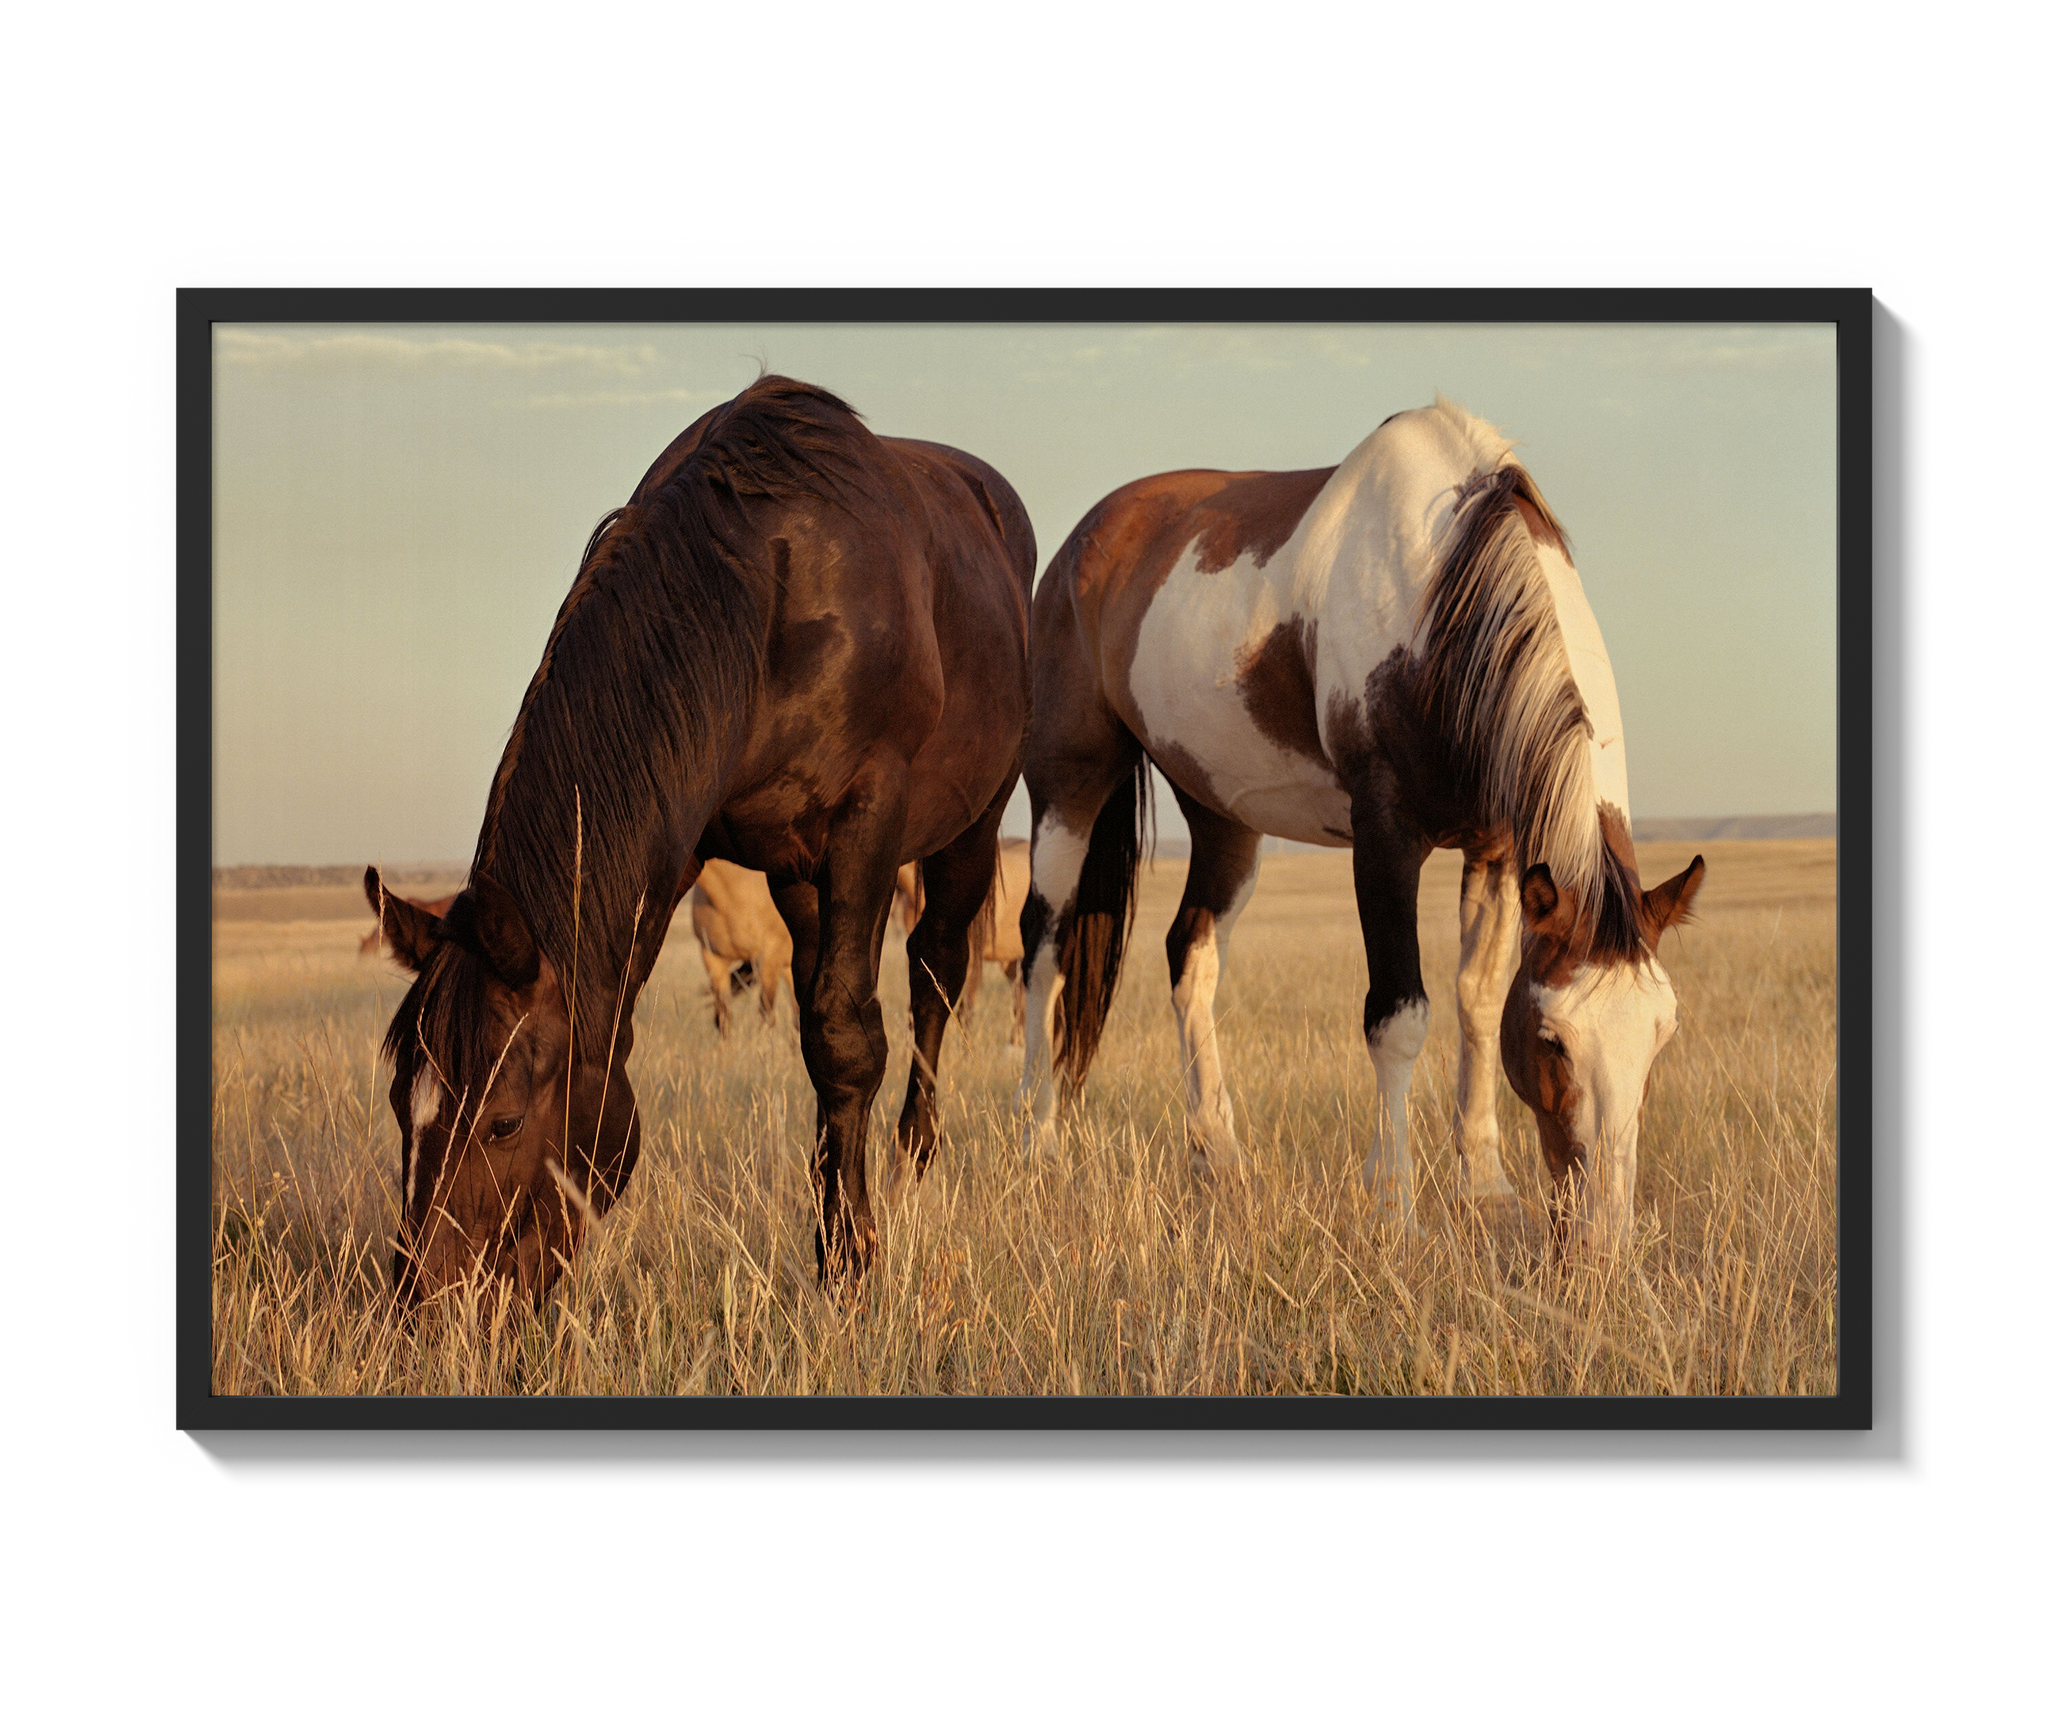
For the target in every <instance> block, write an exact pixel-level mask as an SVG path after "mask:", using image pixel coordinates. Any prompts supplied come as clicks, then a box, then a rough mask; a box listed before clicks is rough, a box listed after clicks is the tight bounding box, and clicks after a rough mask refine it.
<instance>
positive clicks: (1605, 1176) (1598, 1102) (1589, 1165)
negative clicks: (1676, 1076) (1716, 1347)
mask: <svg viewBox="0 0 2048 1718" xmlns="http://www.w3.org/2000/svg"><path fill="white" fill-rule="evenodd" d="M1535 1002H1536V1009H1537V1014H1538V1030H1539V1031H1540V1032H1541V1033H1543V1034H1544V1035H1545V1036H1548V1037H1552V1038H1555V1039H1556V1040H1557V1042H1558V1044H1559V1045H1560V1046H1561V1047H1562V1048H1563V1050H1564V1052H1565V1054H1566V1055H1567V1056H1569V1057H1570V1058H1571V1070H1572V1080H1573V1083H1574V1085H1575V1086H1576V1087H1577V1088H1578V1105H1577V1108H1576V1110H1575V1111H1574V1113H1573V1117H1572V1122H1573V1132H1574V1134H1575V1135H1576V1137H1577V1139H1578V1143H1579V1144H1580V1146H1581V1147H1583V1148H1584V1150H1585V1154H1586V1176H1587V1181H1588V1187H1587V1192H1586V1197H1587V1199H1588V1201H1589V1209H1588V1211H1587V1213H1586V1216H1587V1218H1588V1220H1589V1225H1590V1229H1591V1237H1592V1239H1594V1240H1595V1242H1596V1243H1605V1244H1609V1245H1612V1244H1616V1243H1618V1242H1619V1240H1620V1239H1621V1237H1622V1236H1623V1235H1624V1234H1626V1233H1627V1231H1628V1227H1629V1224H1630V1221H1631V1219H1632V1217H1633V1214H1634V1209H1635V1180H1636V1130H1637V1124H1638V1122H1639V1121H1640V1119H1641V1116H1642V1108H1643V1088H1644V1086H1645V1085H1646V1084H1647V1083H1648V1081H1649V1077H1650V1064H1651V1063H1652V1062H1653V1061H1655V1060H1656V1057H1657V1052H1658V1051H1659V1050H1661V1049H1663V1048H1664V1046H1665V1045H1666V1044H1668V1043H1669V1042H1670V1041H1671V1037H1672V1034H1673V1033H1675V1032H1676V1031H1677V1030H1678V997H1677V994H1676V993H1675V992H1674V991H1673V990H1672V988H1671V979H1670V977H1669V976H1668V975H1667V974H1666V973H1665V971H1664V968H1663V966H1662V964H1661V963H1660V962H1659V961H1658V960H1657V959H1656V958H1655V957H1654V956H1652V957H1651V958H1650V959H1648V960H1646V961H1644V962H1643V963H1642V964H1641V965H1639V966H1638V965H1624V966H1618V967H1595V966H1587V967H1584V968H1582V969H1581V970H1580V971H1579V972H1578V973H1577V974H1576V975H1575V976H1574V977H1573V978H1572V980H1571V982H1570V983H1568V984H1564V985H1559V986H1556V987H1551V986H1539V987H1538V988H1537V990H1536V992H1535Z"/></svg>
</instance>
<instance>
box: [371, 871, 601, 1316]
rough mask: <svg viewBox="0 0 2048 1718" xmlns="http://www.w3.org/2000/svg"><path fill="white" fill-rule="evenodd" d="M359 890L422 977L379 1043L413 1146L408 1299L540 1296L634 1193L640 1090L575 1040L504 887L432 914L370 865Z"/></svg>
mask: <svg viewBox="0 0 2048 1718" xmlns="http://www.w3.org/2000/svg"><path fill="white" fill-rule="evenodd" d="M363 888H364V891H365V893H367V894H368V896H369V897H370V904H371V906H372V907H374V908H376V909H377V911H378V915H379V918H380V920H381V922H382V925H383V930H384V938H385V942H386V943H387V945H388V946H389V948H390V950H391V953H392V954H393V956H394V957H395V958H396V959H397V960H398V961H399V962H400V963H401V964H402V965H404V966H405V967H407V968H408V969H410V970H411V971H412V972H413V973H414V974H416V975H417V976H416V977H415V978H414V980H413V985H412V988H411V989H410V990H409V991H408V992H407V993H406V997H405V1000H404V1001H403V1002H402V1003H400V1004H399V1008H398V1013H397V1014H396V1016H394V1018H393V1020H392V1023H391V1030H390V1032H389V1034H388V1035H387V1036H386V1038H385V1050H386V1053H387V1054H388V1055H389V1056H390V1058H391V1062H392V1080H391V1109H392V1113H393V1114H395V1115H396V1116H397V1118H398V1128H399V1134H400V1136H401V1139H402V1142H403V1143H402V1155H401V1160H400V1163H401V1182H400V1184H401V1188H402V1197H403V1206H402V1209H401V1211H400V1217H399V1238H398V1249H397V1254H396V1257H395V1258H394V1260H393V1264H392V1284H393V1287H394V1288H395V1290H396V1291H397V1294H398V1297H399V1299H400V1300H401V1301H404V1302H407V1303H411V1302H414V1301H417V1300H419V1299H422V1298H424V1297H426V1296H430V1295H433V1294H436V1293H438V1292H440V1291H441V1290H442V1289H445V1288H448V1287H449V1286H451V1285H452V1284H455V1283H458V1282H461V1281H462V1280H464V1279H465V1278H467V1277H471V1276H474V1275H482V1276H494V1277H498V1278H502V1279H504V1280H505V1281H508V1282H510V1283H512V1284H514V1285H515V1286H516V1287H517V1288H518V1289H519V1290H521V1291H522V1292H523V1293H525V1294H528V1295H530V1296H532V1297H534V1298H535V1299H538V1298H539V1297H540V1296H542V1295H543V1294H545V1293H546V1292H547V1290H548V1288H549V1287H550V1286H551V1285H552V1284H553V1282H554V1280H555V1278H556V1277H557V1276H558V1275H560V1273H561V1271H562V1269H563V1267H564V1266H565V1265H566V1264H567V1263H568V1261H569V1260H570V1259H571V1258H572V1257H574V1255H575V1250H576V1247H577V1244H578V1243H579V1242H580V1241H581V1239H582V1235H583V1229H584V1226H585V1224H586V1223H587V1222H588V1220H589V1219H590V1218H591V1217H594V1216H602V1215H603V1214H604V1212H605V1210H606V1209H607V1208H608V1207H609V1206H610V1205H611V1203H612V1201H613V1200H614V1199H616V1198H617V1197H618V1195H619V1194H620V1193H621V1192H622V1191H624V1188H625V1184H626V1179H627V1177H628V1176H630V1175H631V1173H632V1169H633V1163H634V1161H635V1159H636V1158H637V1157H638V1155H639V1149H640V1121H639V1115H638V1111H637V1109H636V1106H635V1104H634V1101H633V1092H632V1088H631V1087H630V1086H629V1085H628V1084H627V1083H626V1077H625V1073H624V1070H623V1069H622V1068H620V1067H617V1066H613V1067H610V1068H609V1070H608V1069H607V1065H606V1064H607V1051H608V1048H609V1046H604V1045H600V1046H598V1047H597V1048H596V1051H595V1054H594V1056H592V1055H586V1054H585V1047H584V1046H583V1045H582V1044H580V1043H576V1042H575V1041H574V1033H573V1031H572V1029H571V1024H570V1017H569V1008H568V998H567V996H566V995H565V992H564V988H563V985H562V982H561V977H560V975H559V974H558V973H557V972H556V970H555V967H554V963H553V962H552V961H550V960H549V959H548V957H547V956H546V954H544V953H543V952H542V951H541V949H540V946H539V944H538V943H537V942H536V941H535V939H534V936H533V932H532V930H531V928H530V927H529V925H528V923H527V920H526V915H525V914H524V913H523V912H522V911H521V910H520V907H519V903H518V902H517V901H516V900H514V899H513V897H512V896H511V894H510V893H509V892H508V891H507V890H505V889H504V888H502V887H501V886H500V885H498V884H497V883H495V882H494V881H492V879H490V878H489V877H486V876H481V875H479V876H475V877H472V878H471V879H470V883H469V887H468V888H466V889H464V890H463V891H462V893H461V894H460V895H458V896H456V898H455V900H454V902H453V903H452V905H450V907H449V909H448V912H447V915H446V917H445V918H436V917H435V916H434V915H433V914H432V913H431V912H428V911H427V910H426V909H424V908H422V907H419V906H417V905H415V904H414V903H412V902H410V901H405V900H401V899H400V898H399V897H397V896H395V895H390V894H386V893H385V892H384V890H383V886H382V883H381V882H380V880H379V878H378V875H377V872H376V870H375V869H374V868H372V869H371V870H369V871H368V872H366V873H365V875H364V878H363ZM623 1059H624V1058H623V1057H621V1058H620V1060H621V1061H623Z"/></svg>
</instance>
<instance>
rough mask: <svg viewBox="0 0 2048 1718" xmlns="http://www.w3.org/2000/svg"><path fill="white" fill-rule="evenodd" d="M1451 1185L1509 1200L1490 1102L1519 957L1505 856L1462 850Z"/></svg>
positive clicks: (1515, 903) (1477, 1197) (1466, 1195)
mask: <svg viewBox="0 0 2048 1718" xmlns="http://www.w3.org/2000/svg"><path fill="white" fill-rule="evenodd" d="M1458 927H1459V933H1460V934H1459V941H1458V1033H1459V1039H1460V1042H1459V1047H1458V1119H1457V1134H1458V1191H1459V1194H1460V1196H1461V1197H1462V1198H1463V1199H1464V1200H1465V1201H1466V1202H1467V1203H1468V1204H1473V1205H1484V1204H1487V1203H1489V1202H1493V1201H1499V1200H1512V1199H1513V1198H1514V1196H1515V1190H1514V1186H1513V1184H1512V1183H1511V1182H1509V1180H1508V1178H1507V1172H1506V1170H1504V1169H1503V1168H1502V1167H1501V1161H1500V1118H1499V1116H1498V1115H1497V1114H1496V1113H1495V1109H1494V1102H1495V1095H1496V1089H1497V1086H1498V1081H1497V1079H1496V1077H1495V1076H1497V1075H1498V1074H1499V1072H1500V1017H1501V1011H1502V1009H1503V1008H1504V1007H1505V1006H1506V1004H1507V996H1508V988H1509V986H1511V985H1512V984H1513V983H1514V982H1515V969H1516V967H1517V966H1518V965H1519V964H1520V963H1521V953H1522V937H1521V931H1522V907H1521V902H1520V900H1519V899H1518V898H1517V891H1516V888H1515V866H1514V859H1513V855H1512V854H1511V853H1510V854H1496V855H1491V856H1489V855H1487V854H1484V853H1481V854H1470V853H1468V854H1467V855H1466V857H1465V875H1464V879H1463V883H1462V886H1461V888H1460V891H1459V896H1458Z"/></svg>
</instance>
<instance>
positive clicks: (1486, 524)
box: [1421, 444, 1645, 960]
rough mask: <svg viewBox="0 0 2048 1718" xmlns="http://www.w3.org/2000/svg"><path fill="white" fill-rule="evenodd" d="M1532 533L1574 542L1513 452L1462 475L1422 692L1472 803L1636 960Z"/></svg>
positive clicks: (1637, 912) (1639, 926) (1438, 577)
mask: <svg viewBox="0 0 2048 1718" xmlns="http://www.w3.org/2000/svg"><path fill="white" fill-rule="evenodd" d="M1502 452H1503V453H1504V452H1505V444H1503V445H1502ZM1539 540H1547V541H1549V542H1551V543H1553V544H1555V545H1556V546H1557V547H1558V548H1559V549H1560V550H1561V551H1563V552H1565V553H1569V548H1568V546H1567V542H1566V538H1565V535H1564V529H1563V527H1562V526H1561V525H1559V524H1558V522H1557V518H1556V515H1555V514H1553V513H1552V512H1551V511H1550V507H1549V504H1548V503H1547V502H1545V501H1544V499H1543V496H1542V494H1541V492H1540V491H1539V490H1538V489H1537V487H1536V484H1535V481H1534V479H1532V478H1531V477H1530V476H1529V474H1528V472H1527V471H1525V470H1524V469H1523V468H1522V467H1521V466H1520V465H1519V464H1517V463H1515V462H1514V461H1513V460H1511V459H1503V460H1502V462H1501V463H1499V464H1498V465H1496V466H1495V467H1494V469H1492V470H1490V471H1488V472H1485V473H1484V474H1482V475H1480V476H1477V477H1475V478H1473V479H1472V480H1471V481H1470V482H1469V483H1468V484H1467V485H1466V486H1465V488H1464V490H1463V492H1462V493H1461V494H1460V495H1459V498H1458V512H1457V515H1456V518H1455V521H1454V523H1453V526H1452V534H1451V544H1450V549H1449V552H1448V553H1447V554H1446V555H1445V557H1444V560H1443V564H1442V565H1441V566H1440V567H1439V568H1438V569H1437V571H1436V573H1435V575H1434V576H1433V578H1432V579H1431V581H1430V585H1429V590H1428V593H1427V595H1426V596H1425V598H1424V602H1423V637H1424V640H1425V643H1424V645H1423V653H1422V680H1421V685H1422V700H1423V705H1424V708H1425V710H1426V711H1427V713H1428V714H1429V716H1430V717H1431V719H1432V721H1433V724H1434V726H1435V727H1436V729H1437V731H1438V732H1439V733H1441V734H1442V735H1443V736H1444V738H1445V741H1446V742H1447V744H1448V745H1449V747H1450V749H1451V751H1452V754H1453V763H1454V767H1455V769H1456V773H1457V774H1458V776H1459V777H1460V779H1462V780H1463V781H1465V782H1466V783H1468V784H1469V785H1470V786H1471V788H1472V789H1473V790H1474V791H1475V792H1476V794H1477V796H1478V799H1479V807H1480V815H1481V816H1482V817H1483V818H1484V819H1485V820H1486V822H1487V823H1488V824H1490V825H1494V826H1505V827H1507V828H1509V829H1511V830H1512V831H1513V832H1514V838H1515V846H1516V848H1517V850H1518V851H1519V852H1520V854H1521V862H1522V863H1523V864H1524V865H1533V864H1536V863H1539V862H1540V863H1543V864H1546V865H1548V866H1549V867H1550V872H1551V875H1552V877H1553V878H1554V879H1555V880H1556V881H1557V882H1558V883H1559V884H1561V885H1563V886H1564V887H1566V888H1569V889H1571V890H1573V891H1575V892H1576V894H1577V895H1578V898H1579V904H1580V913H1581V915H1582V920H1583V919H1584V918H1585V917H1586V916H1588V915H1590V922H1591V924H1592V926H1593V933H1592V952H1593V953H1594V954H1595V955H1596V956H1598V957H1601V958H1604V959H1607V960H1616V959H1630V960H1632V959H1635V958H1636V957H1637V956H1638V954H1639V953H1640V951H1641V950H1642V949H1643V947H1644V946H1645V945H1644V941H1643V936H1644V928H1645V927H1644V925H1643V922H1642V911H1641V902H1640V900H1639V891H1638V889H1637V888H1635V887H1631V886H1630V884H1631V879H1630V878H1629V875H1628V872H1627V870H1626V868H1625V866H1624V863H1623V860H1622V857H1621V856H1620V855H1618V854H1617V853H1616V852H1615V851H1614V850H1613V848H1612V847H1611V846H1610V845H1609V843H1608V841H1607V839H1606V837H1605V835H1604V833H1603V831H1602V829H1601V826H1600V814H1599V805H1598V803H1597V799H1596V796H1595V793H1594V790H1593V753H1592V745H1591V740H1592V732H1593V725H1592V721H1591V719H1590V718H1589V717H1588V716H1587V714H1586V706H1585V701H1584V699H1583V698H1582V697H1581V696H1580V694H1579V687H1578V682H1577V681H1576V680H1575V679H1574V678H1573V676H1572V667H1571V659H1570V656H1569V655H1568V653H1567V651H1566V649H1565V640H1564V629H1563V627H1562V626H1561V625H1560V624H1559V621H1558V617H1557V606H1556V601H1555V599H1554V597H1553V596H1552V593H1551V589H1550V582H1549V580H1548V579H1547V578H1546V577H1545V576H1544V572H1543V567H1542V564H1541V562H1540V561H1539V560H1538V558H1537V544H1538V542H1539Z"/></svg>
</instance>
